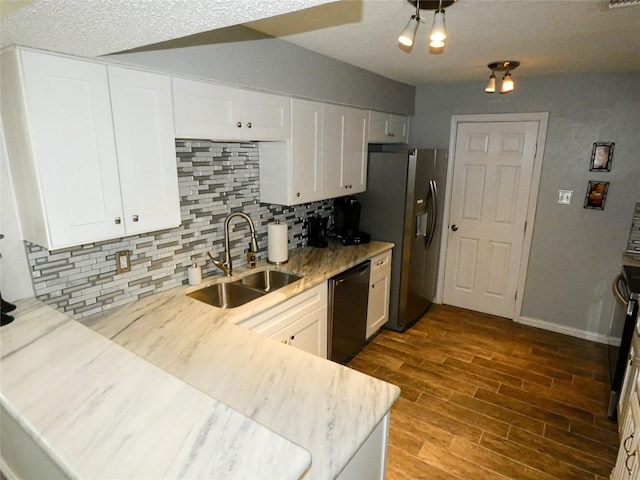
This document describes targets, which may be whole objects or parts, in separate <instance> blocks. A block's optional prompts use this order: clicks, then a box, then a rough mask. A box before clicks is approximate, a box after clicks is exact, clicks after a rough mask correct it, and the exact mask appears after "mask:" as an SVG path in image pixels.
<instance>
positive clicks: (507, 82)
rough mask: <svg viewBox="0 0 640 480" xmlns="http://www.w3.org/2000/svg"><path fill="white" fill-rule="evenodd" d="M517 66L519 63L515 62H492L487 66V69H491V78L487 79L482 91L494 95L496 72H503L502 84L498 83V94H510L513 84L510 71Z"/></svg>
mask: <svg viewBox="0 0 640 480" xmlns="http://www.w3.org/2000/svg"><path fill="white" fill-rule="evenodd" d="M519 65H520V62H518V61H517V60H502V61H500V62H493V63H490V64H489V65H487V67H489V68H490V69H491V76H490V77H489V83H487V86H486V87H485V89H484V91H485V92H487V93H495V91H496V72H504V75H503V77H502V82H500V93H509V92H512V91H513V88H514V84H513V78H511V71H512V70H515V69H516V68H518V66H519Z"/></svg>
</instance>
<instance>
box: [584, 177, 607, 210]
mask: <svg viewBox="0 0 640 480" xmlns="http://www.w3.org/2000/svg"><path fill="white" fill-rule="evenodd" d="M608 189H609V182H595V181H592V180H591V181H589V184H588V185H587V195H586V196H585V198H584V208H593V209H595V210H604V202H605V200H606V199H607V190H608Z"/></svg>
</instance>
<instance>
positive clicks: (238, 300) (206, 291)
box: [187, 270, 302, 308]
mask: <svg viewBox="0 0 640 480" xmlns="http://www.w3.org/2000/svg"><path fill="white" fill-rule="evenodd" d="M301 278H302V277H300V276H298V275H294V274H293V273H287V272H281V271H278V270H265V271H262V272H256V273H252V274H250V275H247V276H245V277H243V278H241V279H239V280H236V281H235V282H220V283H215V284H213V285H210V286H208V287H204V288H201V289H200V290H196V291H194V292H191V293H188V294H187V295H188V296H189V297H191V298H195V299H196V300H200V301H201V302H204V303H207V304H209V305H212V306H214V307H218V308H235V307H239V306H241V305H244V304H245V303H248V302H250V301H252V300H255V299H256V298H260V297H262V296H263V295H266V294H267V293H269V292H273V291H275V290H277V289H279V288H282V287H284V286H286V285H289V284H290V283H293V282H295V281H297V280H300V279H301Z"/></svg>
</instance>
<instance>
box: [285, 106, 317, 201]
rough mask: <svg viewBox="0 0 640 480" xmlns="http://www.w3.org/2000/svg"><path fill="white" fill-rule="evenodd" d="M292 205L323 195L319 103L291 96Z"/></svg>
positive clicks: (290, 157)
mask: <svg viewBox="0 0 640 480" xmlns="http://www.w3.org/2000/svg"><path fill="white" fill-rule="evenodd" d="M290 141H291V145H290V155H289V163H290V168H291V189H292V191H291V194H292V198H293V201H292V203H291V204H292V205H297V204H300V203H309V202H315V201H317V200H321V199H322V179H321V170H320V169H321V163H322V104H321V103H317V102H309V101H306V100H297V99H293V100H291V140H290Z"/></svg>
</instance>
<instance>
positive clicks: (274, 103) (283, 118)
mask: <svg viewBox="0 0 640 480" xmlns="http://www.w3.org/2000/svg"><path fill="white" fill-rule="evenodd" d="M290 102H291V100H290V99H289V97H283V96H280V95H270V94H267V93H260V92H250V91H245V92H243V100H242V128H243V136H244V138H246V139H247V140H287V139H288V138H289V134H290V131H289V130H290V121H289V120H290V107H291V104H290Z"/></svg>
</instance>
